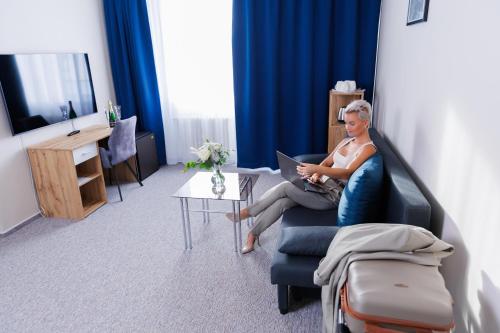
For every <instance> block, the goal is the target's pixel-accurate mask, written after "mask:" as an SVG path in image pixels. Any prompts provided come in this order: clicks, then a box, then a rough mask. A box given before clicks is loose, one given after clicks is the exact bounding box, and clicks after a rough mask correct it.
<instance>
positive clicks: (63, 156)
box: [28, 125, 112, 219]
mask: <svg viewBox="0 0 500 333" xmlns="http://www.w3.org/2000/svg"><path fill="white" fill-rule="evenodd" d="M111 131H112V129H111V128H109V127H105V126H102V125H100V126H99V125H98V126H92V127H88V128H85V129H82V130H81V132H80V133H78V134H76V135H73V136H66V135H64V136H60V137H57V138H54V139H51V140H47V141H44V142H42V143H39V144H36V145H33V146H30V147H28V155H29V159H30V164H31V171H32V174H33V178H34V181H35V188H36V192H37V195H38V201H39V204H40V210H41V212H42V214H43V215H44V216H48V217H61V218H68V219H82V218H84V217H86V216H87V215H89V214H90V213H92V212H93V211H95V210H96V209H97V208H99V207H101V206H102V205H104V204H105V203H106V202H107V196H106V187H105V186H104V177H103V173H102V166H101V159H100V157H99V149H98V145H97V141H99V140H101V139H104V138H106V137H109V135H110V134H111Z"/></svg>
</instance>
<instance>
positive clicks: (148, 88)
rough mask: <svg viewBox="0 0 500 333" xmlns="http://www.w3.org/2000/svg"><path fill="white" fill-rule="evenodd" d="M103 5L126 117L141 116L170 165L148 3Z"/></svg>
mask: <svg viewBox="0 0 500 333" xmlns="http://www.w3.org/2000/svg"><path fill="white" fill-rule="evenodd" d="M103 3H104V16H105V21H106V32H107V37H108V47H109V55H110V60H111V69H112V72H113V82H114V86H115V93H116V100H117V103H118V104H120V105H121V106H122V117H123V118H128V117H130V116H133V115H137V119H138V127H139V129H141V130H147V131H151V132H153V133H154V134H155V136H156V149H157V153H158V160H159V162H160V164H166V153H165V136H164V133H163V122H162V116H161V106H160V95H159V93H158V82H157V80H156V71H155V64H154V55H153V46H152V43H151V33H150V30H149V20H148V11H147V7H146V0H104V1H103Z"/></svg>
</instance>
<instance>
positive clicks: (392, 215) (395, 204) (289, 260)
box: [271, 129, 431, 314]
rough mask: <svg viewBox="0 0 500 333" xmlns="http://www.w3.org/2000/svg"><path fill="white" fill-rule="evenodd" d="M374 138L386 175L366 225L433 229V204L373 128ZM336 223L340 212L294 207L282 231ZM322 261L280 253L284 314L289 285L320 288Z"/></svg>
mask: <svg viewBox="0 0 500 333" xmlns="http://www.w3.org/2000/svg"><path fill="white" fill-rule="evenodd" d="M370 136H371V138H372V140H373V141H374V143H375V145H376V146H377V148H378V151H379V153H380V154H381V155H382V158H383V161H384V175H383V189H382V193H381V196H380V198H379V203H378V205H377V207H378V210H377V212H376V213H375V214H374V215H373V221H366V222H376V223H380V222H384V223H404V224H411V225H416V226H420V227H423V228H426V229H429V228H430V216H431V207H430V204H429V202H428V201H427V199H426V198H425V197H424V195H423V194H422V192H421V191H420V190H419V189H418V187H417V185H416V184H415V182H414V181H413V179H412V178H411V177H410V175H409V174H408V172H407V171H406V169H405V168H404V166H403V165H402V164H401V162H400V161H399V159H398V158H397V157H396V155H395V154H394V152H393V151H392V150H391V148H390V147H389V146H388V144H387V143H386V142H385V141H384V140H383V139H382V137H381V136H380V135H379V134H378V132H377V131H376V130H375V129H370ZM325 156H326V155H324V154H321V155H300V156H297V157H296V159H298V160H300V161H303V162H309V163H316V164H318V163H320V162H321V161H322V160H323V159H324V158H325ZM336 220H337V210H336V209H333V210H327V211H318V210H311V209H307V208H305V207H294V208H291V209H289V210H287V211H286V212H285V214H284V215H283V219H282V223H281V225H282V232H283V228H287V227H297V226H308V227H310V226H334V225H335V224H336ZM325 254H326V252H325ZM321 258H322V256H306V255H290V254H286V253H281V252H279V251H278V249H277V250H276V252H275V254H274V257H273V260H272V265H271V283H272V284H276V285H277V288H278V304H279V310H280V312H281V313H282V314H285V313H287V312H288V292H289V286H295V287H305V288H318V287H317V286H316V285H315V284H314V283H313V273H314V271H315V270H316V268H317V267H318V264H319V261H320V260H321Z"/></svg>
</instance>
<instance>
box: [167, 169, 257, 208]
mask: <svg viewBox="0 0 500 333" xmlns="http://www.w3.org/2000/svg"><path fill="white" fill-rule="evenodd" d="M222 174H223V175H224V177H225V181H224V187H225V188H224V189H223V190H222V191H219V193H218V192H217V190H216V189H215V188H214V187H213V184H212V180H211V178H212V172H202V171H200V172H197V173H196V174H195V175H194V176H193V177H191V178H190V179H189V180H188V181H187V182H186V183H185V184H184V185H182V186H181V188H179V189H178V190H177V191H176V192H175V193H174V194H172V196H173V197H178V198H195V199H213V200H238V201H244V200H246V199H247V196H248V194H249V192H248V191H249V190H250V189H251V188H252V185H255V183H256V182H257V179H258V178H259V175H258V174H253V173H237V172H223V173H222Z"/></svg>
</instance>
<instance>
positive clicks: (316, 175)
mask: <svg viewBox="0 0 500 333" xmlns="http://www.w3.org/2000/svg"><path fill="white" fill-rule="evenodd" d="M320 177H321V175H320V174H319V173H317V172H316V173H314V174H313V175H312V176H311V177H309V181H310V182H311V183H317V182H318V181H319V178H320Z"/></svg>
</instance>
